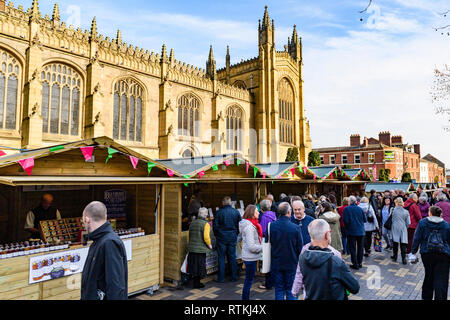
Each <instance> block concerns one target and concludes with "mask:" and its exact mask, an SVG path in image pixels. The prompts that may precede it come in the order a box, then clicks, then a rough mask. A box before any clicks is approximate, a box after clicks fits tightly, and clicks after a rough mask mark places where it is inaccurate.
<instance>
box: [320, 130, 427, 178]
mask: <svg viewBox="0 0 450 320" xmlns="http://www.w3.org/2000/svg"><path fill="white" fill-rule="evenodd" d="M314 151H317V152H319V154H320V160H321V164H322V165H330V164H336V165H340V166H345V165H347V166H351V167H352V168H363V169H365V170H367V171H368V172H369V173H370V174H371V175H372V176H373V178H374V179H378V175H379V172H380V169H390V171H391V172H390V175H389V178H390V179H393V180H399V181H400V180H401V178H402V175H403V173H404V172H409V173H410V174H411V179H414V180H416V181H419V179H420V145H418V144H416V145H408V144H404V143H403V138H402V136H392V137H391V133H390V132H380V134H379V135H378V140H377V139H375V138H367V137H364V139H363V141H361V137H360V135H359V134H354V135H351V136H350V146H345V147H329V148H318V149H314Z"/></svg>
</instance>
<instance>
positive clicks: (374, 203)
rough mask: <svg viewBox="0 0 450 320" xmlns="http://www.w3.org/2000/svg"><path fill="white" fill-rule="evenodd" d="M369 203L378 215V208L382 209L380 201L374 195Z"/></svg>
mask: <svg viewBox="0 0 450 320" xmlns="http://www.w3.org/2000/svg"><path fill="white" fill-rule="evenodd" d="M369 203H370V206H371V207H372V209H373V212H375V213H376V214H378V208H379V207H380V205H379V201H378V199H377V197H376V196H374V195H372V196H370V199H369Z"/></svg>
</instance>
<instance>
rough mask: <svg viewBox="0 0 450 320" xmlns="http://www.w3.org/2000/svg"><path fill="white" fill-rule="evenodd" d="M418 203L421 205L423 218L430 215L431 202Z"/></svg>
mask: <svg viewBox="0 0 450 320" xmlns="http://www.w3.org/2000/svg"><path fill="white" fill-rule="evenodd" d="M417 205H418V206H419V209H420V215H421V216H422V219H423V218H426V217H428V210H429V209H430V204H429V203H428V202H426V201H425V202H424V203H420V202H417Z"/></svg>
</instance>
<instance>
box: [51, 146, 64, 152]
mask: <svg viewBox="0 0 450 320" xmlns="http://www.w3.org/2000/svg"><path fill="white" fill-rule="evenodd" d="M62 149H64V146H57V147H52V148H50V152H55V151H58V150H62Z"/></svg>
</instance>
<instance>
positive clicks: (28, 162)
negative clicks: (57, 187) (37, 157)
mask: <svg viewBox="0 0 450 320" xmlns="http://www.w3.org/2000/svg"><path fill="white" fill-rule="evenodd" d="M19 164H20V165H21V166H22V168H23V170H25V172H26V173H27V174H28V175H29V176H31V171H33V167H34V158H28V159H23V160H19Z"/></svg>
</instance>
